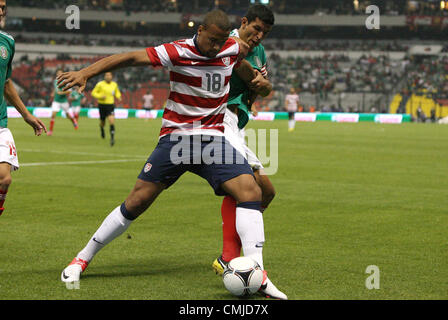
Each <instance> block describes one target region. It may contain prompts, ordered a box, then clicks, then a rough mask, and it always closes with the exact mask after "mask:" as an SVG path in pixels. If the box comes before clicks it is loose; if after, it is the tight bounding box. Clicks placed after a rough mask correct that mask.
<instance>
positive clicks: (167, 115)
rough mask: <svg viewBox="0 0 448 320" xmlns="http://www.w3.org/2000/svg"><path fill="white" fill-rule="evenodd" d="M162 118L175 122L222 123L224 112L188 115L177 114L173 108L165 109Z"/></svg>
mask: <svg viewBox="0 0 448 320" xmlns="http://www.w3.org/2000/svg"><path fill="white" fill-rule="evenodd" d="M163 118H164V119H166V120H169V121H173V122H177V123H191V124H193V122H199V121H200V122H201V125H222V122H223V121H224V113H220V114H214V115H210V116H205V117H204V116H188V115H184V114H179V113H177V112H175V111H173V110H170V109H165V111H164V112H163Z"/></svg>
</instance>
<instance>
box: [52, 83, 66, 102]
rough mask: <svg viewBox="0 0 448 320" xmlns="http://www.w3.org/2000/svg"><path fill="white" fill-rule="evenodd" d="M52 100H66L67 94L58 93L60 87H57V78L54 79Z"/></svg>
mask: <svg viewBox="0 0 448 320" xmlns="http://www.w3.org/2000/svg"><path fill="white" fill-rule="evenodd" d="M53 85H54V101H55V102H59V103H64V102H68V99H67V95H65V94H58V92H59V91H62V89H60V88H58V80H56V79H55V80H54V82H53Z"/></svg>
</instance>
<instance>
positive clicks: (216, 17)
mask: <svg viewBox="0 0 448 320" xmlns="http://www.w3.org/2000/svg"><path fill="white" fill-rule="evenodd" d="M212 24H214V25H215V26H217V27H218V28H219V29H221V30H224V31H229V30H230V29H231V28H232V25H231V24H230V20H229V17H228V16H227V14H226V13H225V12H224V11H222V10H213V11H210V12H209V13H207V14H206V15H205V17H204V21H203V22H202V25H203V26H204V27H205V28H207V27H209V26H211V25H212Z"/></svg>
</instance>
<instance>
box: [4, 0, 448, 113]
mask: <svg viewBox="0 0 448 320" xmlns="http://www.w3.org/2000/svg"><path fill="white" fill-rule="evenodd" d="M70 2H71V1H68V0H58V1H49V0H43V1H33V0H31V1H23V0H10V1H9V2H8V4H9V5H10V6H13V7H14V6H16V7H22V8H48V9H53V10H61V9H63V8H64V7H66V6H67V5H69V4H71V3H70ZM369 3H370V2H369V1H363V0H359V1H357V5H356V6H354V2H353V1H351V0H350V1H348V0H343V1H335V0H329V1H325V2H319V5H318V6H316V2H315V1H311V0H294V1H292V0H280V1H275V3H274V4H272V3H271V7H273V9H274V11H275V12H276V13H277V14H278V17H279V18H280V19H282V18H283V19H284V17H285V16H287V15H290V14H300V15H301V16H303V15H304V16H307V15H309V16H312V15H314V16H316V17H317V16H319V17H321V16H328V17H333V16H338V15H344V16H347V15H353V16H359V15H363V14H365V12H364V11H365V7H366V6H367V5H368V4H369ZM249 4H250V1H241V0H225V1H224V0H219V1H214V3H213V4H212V7H211V6H210V1H203V0H196V1H186V0H175V1H171V0H157V1H141V0H132V1H122V0H80V1H78V2H77V5H78V6H79V7H80V8H81V9H82V10H98V12H99V11H101V12H108V11H114V12H120V11H125V13H123V14H124V15H127V14H130V13H135V12H156V13H160V15H161V16H163V17H164V19H165V18H166V17H169V15H168V16H167V13H168V14H169V13H170V12H176V13H182V15H179V16H181V17H182V18H181V19H179V20H173V21H171V22H170V23H171V24H168V25H167V24H165V23H149V22H145V21H138V22H135V21H133V22H129V23H128V22H107V23H104V21H102V20H101V19H100V18H98V21H88V22H83V23H85V25H84V27H83V28H82V30H80V31H79V32H67V30H66V29H65V27H64V24H63V23H61V21H60V20H57V19H55V20H51V19H50V20H49V19H44V18H39V17H37V19H29V18H15V17H14V15H9V20H10V21H9V24H8V31H9V32H11V33H12V34H13V36H14V37H15V39H16V42H17V43H18V44H19V45H18V50H17V53H16V54H17V56H16V59H15V64H16V66H15V69H14V74H13V79H14V80H15V82H16V84H17V85H18V86H20V88H21V89H22V93H23V95H24V97H25V99H26V101H27V102H28V104H29V105H30V106H31V105H34V106H48V105H49V101H48V100H49V93H50V92H51V90H52V81H53V77H54V73H55V71H56V68H58V67H62V68H64V69H65V70H74V69H79V68H82V67H83V66H85V65H87V64H89V63H91V62H92V61H95V60H96V59H98V58H99V56H100V55H103V56H104V55H108V54H111V53H112V52H113V53H115V52H117V50H123V51H124V50H125V51H128V50H137V49H141V48H145V47H149V46H155V45H157V44H160V43H163V42H168V41H171V40H174V39H179V38H183V37H190V36H191V35H192V34H193V33H194V30H195V29H194V28H186V27H185V22H186V21H188V20H189V19H190V18H191V16H190V15H189V14H188V12H189V11H194V12H195V13H196V14H198V13H201V12H206V11H208V10H210V9H212V8H216V7H217V8H220V9H223V10H225V11H227V12H228V13H230V14H234V15H236V16H241V14H242V13H243V12H244V11H245V10H246V8H247V6H248V5H249ZM377 4H378V6H379V7H380V10H381V14H382V15H385V16H392V17H393V16H401V15H407V17H405V19H402V22H400V24H398V25H397V26H392V27H388V28H386V29H382V30H381V33H374V32H370V33H366V31H365V29H364V30H360V28H358V27H355V26H352V27H348V26H347V27H328V26H326V25H321V26H319V25H317V26H306V27H305V26H303V25H301V21H297V22H294V24H286V25H285V24H283V25H276V27H275V28H274V30H273V32H272V34H271V36H270V37H269V38H268V39H266V40H265V41H264V42H263V44H264V46H265V48H266V50H267V53H268V69H269V74H270V77H271V80H272V83H273V84H274V92H273V93H272V94H271V95H270V96H269V97H267V98H265V99H263V100H258V101H257V102H256V105H257V106H259V108H260V109H261V110H277V111H282V110H283V100H284V96H285V94H286V92H287V91H288V90H289V88H290V87H295V88H296V89H298V91H299V93H300V99H301V108H300V110H301V111H332V112H366V113H378V112H382V113H386V112H390V113H408V114H411V115H412V116H413V117H414V119H416V120H417V119H418V118H419V115H420V116H421V115H425V116H426V117H427V118H430V117H431V115H434V114H435V117H436V118H441V117H445V116H447V115H448V107H446V105H448V103H446V101H448V97H447V92H448V82H447V76H446V75H447V74H448V61H447V60H448V58H447V57H448V56H447V52H448V45H447V42H446V41H444V39H446V33H444V31H443V29H440V30H439V25H438V24H437V21H439V20H440V19H439V20H437V19H436V20H434V21H436V22H434V21H432V23H431V25H425V26H420V25H418V24H417V23H416V22H415V21H414V20H412V19H408V17H413V16H418V15H429V16H431V17H441V19H443V16H447V15H448V10H440V8H439V7H438V5H436V4H435V3H433V2H425V1H412V3H411V2H408V1H405V0H400V1H379V2H378V3H377ZM55 12H56V11H55ZM403 17H404V16H403ZM280 19H279V20H280ZM162 20H163V19H162ZM408 20H409V21H408ZM283 21H287V20H283ZM335 21H338V20H335ZM410 21H412V23H411V22H410ZM443 21H444V20H443ZM439 22H440V21H439ZM234 24H235V25H237V24H238V20H235V22H234ZM36 30H39V32H36ZM86 30H87V31H88V32H87V33H86ZM149 31H150V32H149ZM380 36H381V38H380ZM42 47H45V50H42V49H41V48H42ZM416 47H419V48H417V49H418V50H415V49H416ZM61 48H63V49H64V50H62V49H61ZM67 48H69V50H67ZM100 48H101V49H100ZM434 48H436V49H434ZM94 49H95V50H97V52H95V53H91V54H90V55H89V54H86V52H89V51H94ZM433 49H434V51H431V50H433ZM98 51H101V52H98ZM115 79H116V80H117V82H118V83H119V84H120V86H121V88H122V90H123V106H124V107H129V108H140V107H141V105H142V101H141V100H142V98H141V97H142V95H143V92H145V91H146V90H147V88H151V89H152V90H153V94H154V95H155V105H156V106H157V108H163V105H164V102H165V100H166V97H167V93H168V74H167V72H166V71H164V70H162V69H152V68H147V69H144V70H139V72H133V71H132V70H126V71H117V72H116V74H115ZM94 82H95V81H92V82H90V83H89V87H87V98H88V106H89V107H93V106H94V100H93V99H92V98H91V97H90V95H89V92H90V90H92V87H90V86H93V84H92V83H94Z"/></svg>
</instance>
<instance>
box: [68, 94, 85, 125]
mask: <svg viewBox="0 0 448 320" xmlns="http://www.w3.org/2000/svg"><path fill="white" fill-rule="evenodd" d="M68 100H69V102H70V106H71V109H72V112H73V117H74V118H75V120H76V122H78V121H79V114H80V112H81V105H83V104H85V103H86V100H87V99H86V98H85V96H84V95H83V94H82V93H79V92H78V91H77V90H72V91H71V93H70V96H69V97H68Z"/></svg>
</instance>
